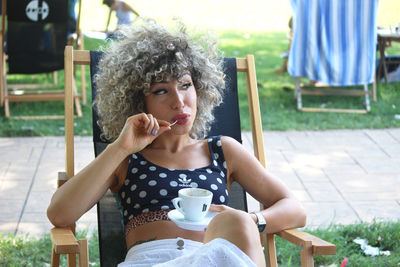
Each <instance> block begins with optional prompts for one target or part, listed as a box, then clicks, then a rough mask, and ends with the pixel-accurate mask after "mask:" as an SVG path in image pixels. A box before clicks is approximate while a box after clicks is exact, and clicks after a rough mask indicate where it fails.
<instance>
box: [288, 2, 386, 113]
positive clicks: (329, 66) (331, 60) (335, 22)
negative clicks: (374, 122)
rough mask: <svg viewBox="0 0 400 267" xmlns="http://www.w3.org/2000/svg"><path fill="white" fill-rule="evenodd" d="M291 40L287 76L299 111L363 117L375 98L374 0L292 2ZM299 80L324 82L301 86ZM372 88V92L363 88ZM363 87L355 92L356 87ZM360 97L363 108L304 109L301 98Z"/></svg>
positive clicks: (376, 8) (376, 5)
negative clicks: (362, 101)
mask: <svg viewBox="0 0 400 267" xmlns="http://www.w3.org/2000/svg"><path fill="white" fill-rule="evenodd" d="M291 4H292V7H293V39H292V46H291V49H290V53H289V63H288V72H289V74H290V75H291V76H293V77H295V97H296V98H297V108H298V109H299V110H301V111H319V112H323V111H325V112H346V113H349V112H350V113H367V112H368V111H370V99H369V96H370V95H372V96H373V100H374V101H375V100H376V83H375V56H376V42H377V38H376V36H377V30H376V28H377V10H378V1H377V0H338V1H319V0H291ZM300 77H305V78H308V79H309V80H311V81H312V82H319V83H320V84H321V83H322V84H324V86H322V87H315V86H311V87H307V86H301V85H300ZM369 84H372V92H371V91H369V88H368V85H369ZM357 86H358V87H361V86H362V87H363V88H358V89H357V88H356V87H357ZM303 95H314V96H327V95H331V96H353V97H355V96H359V97H363V98H364V105H365V107H364V109H339V108H337V109H333V108H331V109H329V108H319V107H318V108H317V107H303V103H302V96H303Z"/></svg>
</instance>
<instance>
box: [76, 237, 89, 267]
mask: <svg viewBox="0 0 400 267" xmlns="http://www.w3.org/2000/svg"><path fill="white" fill-rule="evenodd" d="M78 243H79V251H80V252H79V255H78V257H79V267H87V266H89V247H88V240H87V239H79V240H78Z"/></svg>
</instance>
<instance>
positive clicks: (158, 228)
mask: <svg viewBox="0 0 400 267" xmlns="http://www.w3.org/2000/svg"><path fill="white" fill-rule="evenodd" d="M204 233H205V231H190V230H185V229H182V228H179V227H178V226H177V225H176V224H175V223H174V222H172V221H156V222H150V223H146V224H144V225H141V226H138V227H136V228H135V229H132V230H131V231H129V233H128V235H127V236H126V246H127V248H128V249H129V248H130V247H132V246H133V245H136V244H141V243H144V242H147V241H153V240H160V239H169V238H177V237H181V238H185V239H191V240H194V241H199V242H203V239H204Z"/></svg>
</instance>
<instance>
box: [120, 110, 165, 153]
mask: <svg viewBox="0 0 400 267" xmlns="http://www.w3.org/2000/svg"><path fill="white" fill-rule="evenodd" d="M169 125H170V123H169V122H167V121H164V120H157V119H156V118H154V117H153V115H151V114H146V113H140V114H136V115H133V116H131V117H129V118H128V119H127V120H126V122H125V125H124V127H123V129H122V131H121V133H120V134H119V137H118V138H117V140H115V141H114V143H115V144H117V145H118V146H119V147H120V148H121V149H122V150H123V151H125V153H126V154H127V155H130V154H132V153H136V152H138V151H141V150H143V149H144V148H145V147H146V146H148V145H149V144H151V143H152V142H153V141H154V139H156V138H157V137H158V136H160V135H161V134H163V133H164V132H165V131H167V130H170V129H171V127H170V126H169Z"/></svg>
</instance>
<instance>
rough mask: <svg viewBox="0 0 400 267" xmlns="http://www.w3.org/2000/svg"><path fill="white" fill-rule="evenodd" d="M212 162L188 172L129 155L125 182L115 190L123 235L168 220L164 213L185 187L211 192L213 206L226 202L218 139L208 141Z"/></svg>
mask: <svg viewBox="0 0 400 267" xmlns="http://www.w3.org/2000/svg"><path fill="white" fill-rule="evenodd" d="M208 147H209V150H210V154H211V158H212V162H211V164H210V165H208V166H205V167H202V168H197V169H189V170H174V169H167V168H164V167H161V166H158V165H156V164H154V163H152V162H150V161H148V160H147V159H146V158H144V157H143V156H142V154H140V153H135V154H132V155H131V157H130V159H129V167H128V172H127V176H126V179H125V181H124V183H123V185H122V186H121V188H120V189H119V191H118V195H119V197H120V200H121V206H122V212H123V218H124V224H125V234H128V232H129V231H130V230H132V229H134V228H135V227H138V226H140V225H143V224H145V223H148V222H152V221H159V220H169V219H168V216H167V211H169V210H171V209H174V206H173V205H172V202H171V200H172V199H173V198H175V197H177V196H178V191H179V190H180V189H182V188H186V187H199V188H204V189H208V190H210V191H212V192H213V200H212V203H213V204H225V205H227V203H228V190H227V181H226V175H227V169H226V162H225V157H224V153H223V151H222V145H221V136H214V137H210V138H209V139H208Z"/></svg>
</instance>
